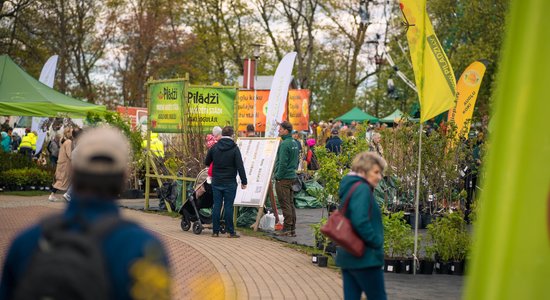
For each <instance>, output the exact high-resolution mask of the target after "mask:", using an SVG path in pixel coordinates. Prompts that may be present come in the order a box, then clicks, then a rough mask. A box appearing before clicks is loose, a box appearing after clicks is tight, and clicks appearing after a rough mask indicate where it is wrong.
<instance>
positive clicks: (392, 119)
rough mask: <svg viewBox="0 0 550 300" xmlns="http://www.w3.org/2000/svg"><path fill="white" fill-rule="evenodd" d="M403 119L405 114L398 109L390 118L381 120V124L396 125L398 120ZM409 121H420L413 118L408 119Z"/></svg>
mask: <svg viewBox="0 0 550 300" xmlns="http://www.w3.org/2000/svg"><path fill="white" fill-rule="evenodd" d="M403 117H405V115H404V114H403V112H402V111H400V110H399V109H396V110H395V111H394V112H392V113H391V114H389V115H388V116H386V117H384V118H382V119H380V122H382V123H395V121H396V120H399V119H402V118H403ZM408 119H409V121H416V122H418V119H414V118H411V117H408Z"/></svg>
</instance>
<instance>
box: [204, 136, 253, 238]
mask: <svg viewBox="0 0 550 300" xmlns="http://www.w3.org/2000/svg"><path fill="white" fill-rule="evenodd" d="M234 133H235V132H234V131H233V127H231V126H225V127H224V128H223V129H222V138H221V139H220V140H219V141H218V142H217V143H216V144H215V145H214V146H213V147H212V148H210V150H208V153H207V154H206V159H205V160H204V164H205V165H206V166H210V164H211V163H212V162H213V163H214V167H213V170H212V193H213V194H214V207H213V208H212V223H213V229H212V230H213V233H212V236H213V237H218V236H219V232H220V211H221V208H222V202H223V210H224V216H225V226H226V229H227V232H228V233H229V237H230V238H238V237H239V235H238V234H237V233H235V227H234V225H233V201H235V195H236V194H237V185H238V184H237V180H236V179H237V173H238V174H239V177H240V178H241V188H242V189H243V190H244V189H246V185H247V183H248V182H247V179H246V172H245V170H244V165H243V158H242V156H241V151H240V150H239V147H237V144H235V142H234V141H233V134H234Z"/></svg>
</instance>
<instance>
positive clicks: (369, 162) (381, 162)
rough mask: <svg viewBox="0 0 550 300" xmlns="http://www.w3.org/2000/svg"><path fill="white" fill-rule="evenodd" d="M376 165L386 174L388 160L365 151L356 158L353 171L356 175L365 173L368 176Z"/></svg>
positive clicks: (352, 167)
mask: <svg viewBox="0 0 550 300" xmlns="http://www.w3.org/2000/svg"><path fill="white" fill-rule="evenodd" d="M374 165H378V166H379V167H380V171H382V172H384V170H385V169H386V166H387V165H388V164H387V163H386V160H385V159H384V158H382V156H380V155H378V154H377V153H374V152H368V151H364V152H361V153H359V154H357V156H355V158H354V159H353V162H352V163H351V170H352V171H353V172H356V173H359V172H364V173H365V174H366V173H368V172H369V171H370V169H372V167H373V166H374Z"/></svg>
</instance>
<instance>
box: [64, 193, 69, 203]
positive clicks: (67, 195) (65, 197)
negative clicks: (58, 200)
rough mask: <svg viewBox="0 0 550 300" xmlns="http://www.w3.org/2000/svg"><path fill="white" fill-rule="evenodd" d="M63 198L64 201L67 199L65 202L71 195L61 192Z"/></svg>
mask: <svg viewBox="0 0 550 300" xmlns="http://www.w3.org/2000/svg"><path fill="white" fill-rule="evenodd" d="M63 199H65V201H67V202H71V195H69V194H67V193H65V194H63Z"/></svg>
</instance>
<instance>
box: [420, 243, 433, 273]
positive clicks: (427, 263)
mask: <svg viewBox="0 0 550 300" xmlns="http://www.w3.org/2000/svg"><path fill="white" fill-rule="evenodd" d="M419 243H420V245H421V247H422V248H423V250H424V251H423V252H421V253H422V255H421V258H420V260H419V266H418V269H417V270H418V273H419V274H426V275H432V274H433V272H434V265H435V259H434V257H435V246H434V245H433V242H432V240H431V239H430V237H429V236H428V237H427V238H425V239H419Z"/></svg>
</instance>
